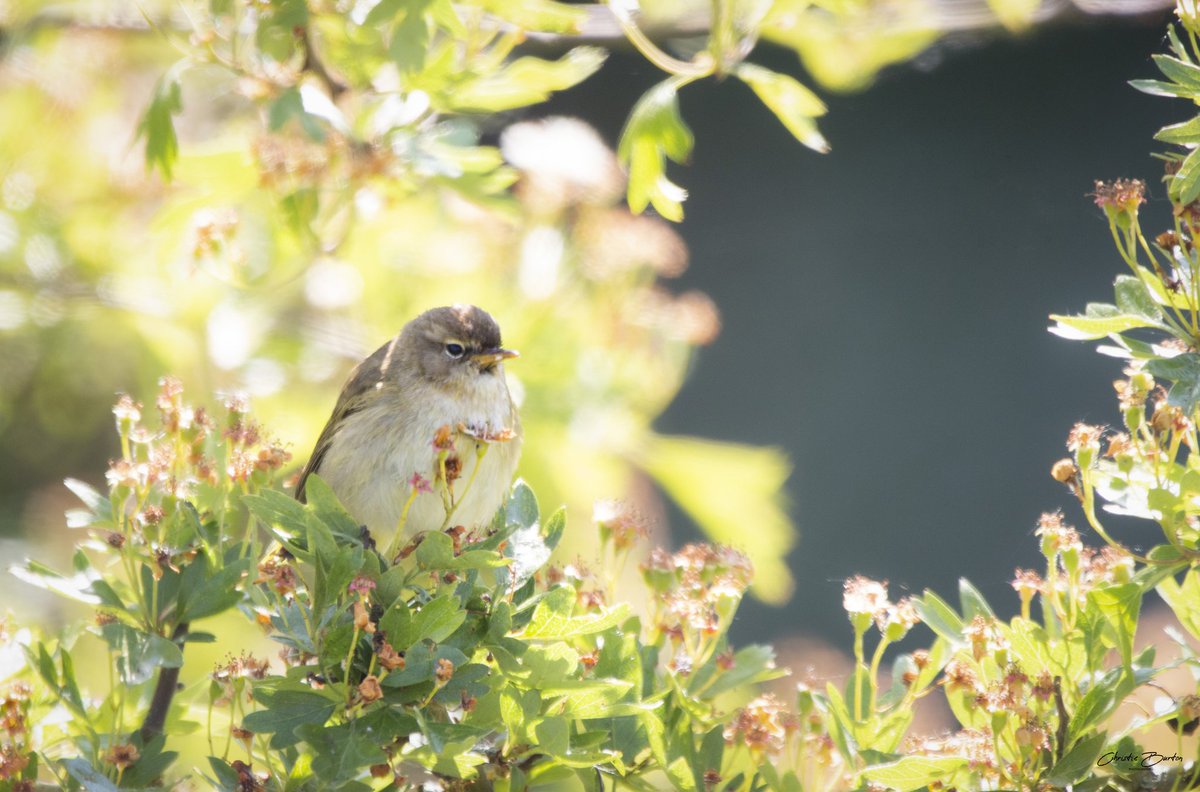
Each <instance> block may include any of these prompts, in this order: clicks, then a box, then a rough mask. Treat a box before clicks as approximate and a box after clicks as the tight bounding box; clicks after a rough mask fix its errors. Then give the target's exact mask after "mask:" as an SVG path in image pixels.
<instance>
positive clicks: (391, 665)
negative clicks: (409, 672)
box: [375, 633, 404, 671]
mask: <svg viewBox="0 0 1200 792" xmlns="http://www.w3.org/2000/svg"><path fill="white" fill-rule="evenodd" d="M376 634H377V635H378V633H376ZM375 657H376V659H378V660H379V665H381V666H383V668H384V670H387V671H395V670H396V669H398V668H404V655H402V654H400V653H399V652H397V651H396V650H395V648H394V647H393V646H392V645H391V644H390V643H388V642H387V641H384V642H383V643H382V644H381V645H380V647H379V648H378V649H377V650H376V651H375Z"/></svg>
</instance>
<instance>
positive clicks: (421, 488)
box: [408, 472, 433, 493]
mask: <svg viewBox="0 0 1200 792" xmlns="http://www.w3.org/2000/svg"><path fill="white" fill-rule="evenodd" d="M408 485H409V486H410V487H412V488H413V489H414V490H416V491H417V492H418V493H421V492H433V485H432V484H430V483H429V479H427V478H425V477H424V476H422V475H421V474H420V473H415V472H414V473H413V474H412V478H410V479H409V480H408Z"/></svg>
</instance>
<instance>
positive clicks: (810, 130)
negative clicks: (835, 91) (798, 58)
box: [734, 63, 829, 154]
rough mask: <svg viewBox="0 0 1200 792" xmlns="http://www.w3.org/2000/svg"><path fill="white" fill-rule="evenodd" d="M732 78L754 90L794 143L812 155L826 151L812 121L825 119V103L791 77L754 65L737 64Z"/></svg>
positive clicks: (824, 143)
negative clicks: (807, 149)
mask: <svg viewBox="0 0 1200 792" xmlns="http://www.w3.org/2000/svg"><path fill="white" fill-rule="evenodd" d="M734 74H736V75H737V76H738V77H739V78H741V80H742V82H744V83H746V84H747V85H749V86H750V88H751V89H753V90H754V93H756V94H757V95H758V98H759V99H761V100H762V103H763V104H765V105H766V106H767V107H768V108H770V110H771V112H772V113H774V114H775V116H776V117H777V118H778V119H779V120H780V121H781V122H783V125H784V126H785V127H787V130H788V131H789V132H791V133H792V135H794V136H795V138H796V140H799V141H800V142H801V143H803V144H804V145H805V146H807V147H809V148H810V149H812V150H813V151H819V152H821V153H822V154H823V153H825V152H827V151H829V143H827V142H826V140H825V138H824V136H822V135H821V133H820V132H819V131H817V124H816V121H814V120H813V119H816V118H820V117H821V116H823V115H825V103H824V102H822V101H821V100H820V98H819V97H818V96H817V95H816V94H815V93H813V92H812V91H811V90H809V89H808V88H807V87H805V86H804V85H803V84H802V83H800V82H799V81H798V80H796V79H795V78H793V77H790V76H788V75H786V74H780V73H779V72H774V71H771V70H770V69H764V68H763V67H762V66H756V65H754V64H753V63H742V64H739V65H738V67H737V69H736V70H735V71H734Z"/></svg>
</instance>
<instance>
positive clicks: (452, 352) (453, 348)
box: [446, 341, 467, 359]
mask: <svg viewBox="0 0 1200 792" xmlns="http://www.w3.org/2000/svg"><path fill="white" fill-rule="evenodd" d="M466 351H467V350H466V349H464V348H463V345H462V344H457V343H454V342H453V341H452V342H450V343H449V344H446V354H447V355H449V356H450V357H452V358H455V359H458V358H460V357H462V356H463V352H466Z"/></svg>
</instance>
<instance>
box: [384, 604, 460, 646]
mask: <svg viewBox="0 0 1200 792" xmlns="http://www.w3.org/2000/svg"><path fill="white" fill-rule="evenodd" d="M466 618H467V612H466V611H465V610H463V609H462V606H461V604H460V603H459V601H458V598H457V597H455V596H453V595H450V594H446V595H443V596H441V597H438V598H436V599H433V600H430V601H429V602H427V603H425V604H424V605H423V606H421V610H419V611H417V612H416V613H411V612H410V611H409V609H408V606H407V605H405V604H404V603H403V602H398V603H396V605H395V606H393V607H392V608H391V609H389V610H388V612H387V613H385V614H384V615H383V618H382V619H381V620H380V627H381V628H382V629H383V630H384V631H385V632H386V633H387V639H388V643H390V644H391V645H392V646H393V647H395V648H396V649H397V650H398V651H405V650H406V649H408V648H409V647H411V646H413V645H414V644H416V643H419V642H420V641H424V640H429V641H433V642H434V643H441V642H442V641H444V640H446V639H447V638H449V637H450V635H451V634H453V633H454V631H455V630H457V629H458V628H459V627H460V626H461V625H462V623H463V622H464V621H465V620H466Z"/></svg>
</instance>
